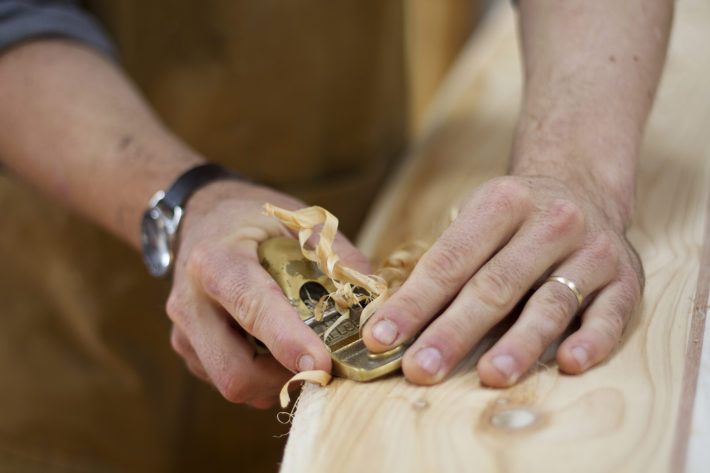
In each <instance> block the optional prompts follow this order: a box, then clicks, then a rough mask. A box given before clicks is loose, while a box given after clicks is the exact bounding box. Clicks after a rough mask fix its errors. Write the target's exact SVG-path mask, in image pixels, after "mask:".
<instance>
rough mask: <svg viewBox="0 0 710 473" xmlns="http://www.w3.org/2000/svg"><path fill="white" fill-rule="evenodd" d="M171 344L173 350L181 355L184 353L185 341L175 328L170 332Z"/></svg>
mask: <svg viewBox="0 0 710 473" xmlns="http://www.w3.org/2000/svg"><path fill="white" fill-rule="evenodd" d="M170 346H171V347H173V350H175V352H176V353H178V354H180V355H182V354H183V353H184V351H185V342H184V340H183V339H182V337H181V336H180V334H179V333H178V331H177V330H175V329H174V328H173V330H172V331H171V332H170Z"/></svg>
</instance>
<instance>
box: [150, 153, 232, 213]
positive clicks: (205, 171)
mask: <svg viewBox="0 0 710 473" xmlns="http://www.w3.org/2000/svg"><path fill="white" fill-rule="evenodd" d="M221 179H238V180H246V179H245V178H244V176H242V175H241V174H239V173H238V172H236V171H232V170H230V169H227V168H226V167H224V166H222V165H220V164H216V163H207V164H200V165H197V166H195V167H193V168H190V169H188V170H187V171H185V172H184V173H182V174H181V175H180V177H178V178H177V179H176V180H175V182H174V183H173V185H172V186H170V189H168V190H167V191H166V192H165V197H163V199H162V201H163V203H164V204H165V205H166V206H168V207H169V208H170V209H175V208H176V207H182V206H183V205H184V204H185V202H186V201H187V199H188V198H189V197H190V196H191V195H192V193H193V192H195V191H196V190H197V189H199V188H200V187H202V186H204V185H207V184H209V183H210V182H212V181H217V180H221Z"/></svg>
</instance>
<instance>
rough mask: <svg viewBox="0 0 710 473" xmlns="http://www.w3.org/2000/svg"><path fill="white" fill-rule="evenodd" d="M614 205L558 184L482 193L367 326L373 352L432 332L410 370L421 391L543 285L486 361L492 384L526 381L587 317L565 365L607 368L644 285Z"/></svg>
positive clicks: (510, 180) (561, 359)
mask: <svg viewBox="0 0 710 473" xmlns="http://www.w3.org/2000/svg"><path fill="white" fill-rule="evenodd" d="M609 200H610V198H609V196H608V195H605V194H604V193H603V192H600V191H592V190H589V189H587V188H585V187H584V186H581V185H570V184H568V183H566V182H561V181H559V180H556V179H552V178H547V177H515V176H508V177H502V178H499V179H495V180H492V181H490V182H488V183H486V184H484V185H482V186H480V187H479V188H477V189H475V190H474V191H473V192H471V193H470V194H469V196H468V197H467V199H466V200H465V202H464V203H463V205H462V207H461V211H460V213H459V215H458V217H457V218H456V220H455V221H454V222H453V223H452V224H451V226H450V227H449V228H448V229H447V230H446V231H445V232H444V233H443V234H442V235H441V237H440V238H439V239H438V241H436V242H435V244H434V245H433V246H432V247H431V249H430V250H429V251H428V252H427V253H425V254H424V256H423V257H422V258H421V260H420V261H419V263H418V264H417V266H416V267H415V269H414V271H413V272H412V274H411V276H410V277H409V279H408V280H407V281H406V282H405V284H404V285H403V286H402V287H401V288H400V290H399V291H398V292H396V293H395V294H394V295H393V296H392V297H391V298H390V299H389V300H388V301H387V302H386V303H385V304H383V306H382V307H381V308H380V309H379V310H378V311H377V312H376V313H375V314H374V315H373V316H372V318H371V320H370V321H368V323H367V325H366V326H365V328H364V333H363V336H364V339H365V342H366V344H367V346H368V347H369V348H370V349H371V350H374V351H383V350H387V349H389V348H391V347H393V346H396V345H398V344H401V343H402V342H404V341H406V340H408V339H411V338H413V337H414V336H416V334H417V333H418V332H419V331H420V330H422V329H424V328H425V327H426V329H424V331H423V332H422V333H421V335H420V336H419V338H418V339H417V341H416V342H415V343H414V344H413V345H412V346H411V347H410V348H409V349H408V350H407V352H406V353H405V355H404V359H403V371H404V374H405V376H406V377H407V378H408V379H409V380H410V381H412V382H414V383H417V384H434V383H437V382H439V381H441V380H442V379H444V377H445V376H446V375H447V374H448V373H449V372H450V371H451V370H452V369H453V368H454V367H455V366H456V365H457V364H458V362H459V361H461V359H462V358H463V357H464V356H465V355H466V354H467V353H468V352H469V351H470V350H471V349H472V348H473V347H474V346H475V345H476V344H477V343H478V342H479V341H480V340H481V338H482V337H483V336H484V335H485V334H486V332H488V331H489V330H490V329H491V328H492V327H493V326H494V325H495V324H497V323H498V322H499V321H500V320H502V319H503V318H504V317H506V316H507V315H508V314H509V313H510V312H511V310H512V309H513V308H514V306H515V305H516V304H517V303H518V302H519V301H521V299H522V298H523V297H525V296H526V294H527V293H528V292H529V291H530V289H535V291H534V293H533V294H532V296H531V297H530V299H529V300H527V302H526V303H525V306H524V309H523V311H522V313H521V315H520V317H519V319H518V320H517V321H516V322H515V323H514V324H513V325H512V327H511V328H510V329H509V330H508V331H507V332H506V333H505V335H504V336H503V337H502V338H501V339H500V340H498V342H497V343H495V345H494V346H493V347H492V348H491V349H489V350H488V351H487V352H486V353H485V354H484V355H483V357H482V358H481V359H480V360H479V362H478V374H479V376H480V379H481V381H482V382H483V383H485V384H487V385H490V386H495V387H504V386H509V385H511V384H513V383H515V382H516V381H517V380H518V379H519V378H520V376H521V375H522V374H524V373H525V372H526V371H527V370H528V369H529V368H530V367H531V366H532V365H533V364H534V363H535V361H536V360H537V359H538V358H539V357H540V355H541V354H542V353H543V352H544V351H545V349H546V348H547V347H548V346H549V345H550V344H551V343H552V342H553V341H554V340H555V339H557V338H558V337H559V336H560V335H562V333H563V332H564V331H565V329H566V328H567V326H568V325H569V323H570V322H571V320H572V319H573V317H575V315H576V314H578V313H580V312H582V325H581V328H580V329H579V330H577V331H576V332H575V333H573V334H571V335H570V336H569V337H568V338H567V339H566V340H565V341H564V342H563V343H562V344H561V345H560V347H559V348H558V350H557V362H558V364H559V367H560V369H561V370H562V371H564V372H567V373H571V374H576V373H581V372H583V371H585V370H587V369H589V368H590V367H591V366H593V365H595V364H596V363H599V362H600V361H601V360H603V359H604V358H605V357H606V356H607V355H608V354H609V353H610V351H611V350H612V349H613V348H614V346H615V345H616V344H617V342H618V341H619V339H620V337H621V334H622V330H623V328H624V326H625V324H626V322H627V320H628V318H629V316H630V314H631V313H632V311H633V309H634V308H635V306H636V305H637V304H638V302H639V300H640V295H641V291H642V287H643V271H642V268H641V264H640V261H639V258H638V256H637V254H636V253H635V251H634V250H633V248H632V247H631V245H630V244H629V242H628V241H627V239H626V237H625V235H624V226H625V222H622V221H621V220H622V219H620V218H617V217H616V216H615V215H616V214H615V213H614V212H611V211H610V210H609V208H608V201H609ZM550 275H555V276H562V277H564V278H566V279H568V280H571V281H573V282H574V283H575V284H576V285H577V287H578V288H579V290H580V291H581V294H582V296H583V297H584V306H583V307H578V301H577V297H576V296H575V294H574V292H573V291H572V290H571V289H570V288H568V287H566V286H565V285H564V284H560V283H558V282H551V281H548V282H544V281H545V279H546V278H547V277H548V276H550ZM541 283H542V284H541ZM540 284H541V285H540ZM430 322H431V324H430V325H429V326H428V327H427V324H429V323H430Z"/></svg>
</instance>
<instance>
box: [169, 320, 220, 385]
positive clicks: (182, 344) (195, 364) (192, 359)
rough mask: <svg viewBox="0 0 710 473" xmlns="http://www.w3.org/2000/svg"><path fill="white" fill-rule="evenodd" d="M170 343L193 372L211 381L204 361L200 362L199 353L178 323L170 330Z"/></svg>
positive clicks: (204, 379) (202, 378)
mask: <svg viewBox="0 0 710 473" xmlns="http://www.w3.org/2000/svg"><path fill="white" fill-rule="evenodd" d="M170 344H171V345H172V347H173V350H175V352H176V353H177V354H178V355H180V356H181V357H182V359H183V360H184V361H185V365H186V366H187V368H188V370H190V372H191V373H192V374H194V375H195V376H197V377H198V378H200V379H201V380H203V381H207V382H208V383H209V382H210V378H209V376H207V372H206V371H205V369H204V367H203V366H202V363H200V360H199V359H198V358H197V353H195V350H194V349H193V348H192V345H191V344H190V341H189V340H188V339H187V337H186V336H185V334H184V333H182V330H180V329H179V328H178V327H177V326H176V325H173V328H172V330H171V332H170Z"/></svg>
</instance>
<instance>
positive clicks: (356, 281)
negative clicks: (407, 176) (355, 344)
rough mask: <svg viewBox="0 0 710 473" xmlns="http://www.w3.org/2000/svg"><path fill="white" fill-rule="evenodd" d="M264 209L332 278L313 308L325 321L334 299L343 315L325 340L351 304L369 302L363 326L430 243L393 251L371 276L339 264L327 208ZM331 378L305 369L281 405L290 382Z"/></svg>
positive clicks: (334, 223)
mask: <svg viewBox="0 0 710 473" xmlns="http://www.w3.org/2000/svg"><path fill="white" fill-rule="evenodd" d="M264 210H265V211H266V212H267V213H268V214H269V215H271V216H273V217H276V218H277V219H278V220H279V221H280V222H281V223H283V224H284V225H286V226H287V227H288V228H290V229H292V230H295V231H297V232H298V241H299V244H300V245H301V252H302V253H303V256H305V257H306V258H307V259H309V260H310V261H313V262H314V263H315V264H316V265H317V266H318V268H319V269H320V270H321V271H322V272H323V273H324V274H325V275H326V276H328V277H329V278H330V279H331V280H332V281H333V284H334V286H335V288H336V290H335V291H334V292H332V293H330V294H328V295H326V296H324V297H322V298H321V299H320V301H319V302H318V304H317V305H316V307H315V310H314V316H315V318H316V320H323V313H324V310H325V307H326V304H327V303H328V302H329V301H332V302H333V304H334V306H335V308H336V310H337V311H338V313H340V314H341V316H340V317H339V318H338V320H336V321H335V323H333V325H331V326H330V327H329V329H328V330H326V331H325V333H324V334H323V340H326V339H327V338H328V335H330V333H331V331H332V330H333V329H335V327H337V326H338V325H339V324H341V323H342V322H344V321H345V320H346V319H347V318H348V317H349V316H350V308H351V307H353V306H355V305H358V304H360V303H366V304H367V306H366V307H365V309H363V311H362V314H361V315H360V328H361V329H362V327H363V326H364V325H365V322H366V321H367V319H368V318H370V316H372V314H373V313H374V312H375V310H377V309H378V308H379V306H380V305H381V304H382V303H383V302H384V301H385V300H386V299H387V297H389V294H390V289H396V288H398V287H399V286H401V285H402V284H403V283H404V281H405V280H406V279H407V277H408V276H409V274H410V273H411V272H412V269H413V268H414V265H415V264H416V263H417V261H419V258H420V257H421V255H422V254H424V252H425V251H426V250H427V248H428V246H429V245H427V244H426V243H423V242H411V243H408V244H406V245H403V246H402V247H400V248H399V249H398V250H396V251H395V252H394V253H392V255H391V256H390V257H389V258H388V259H387V260H386V261H385V262H384V263H383V264H382V267H381V268H380V269H379V270H378V271H377V272H376V274H373V275H369V276H368V275H365V274H362V273H360V272H359V271H356V270H354V269H352V268H349V267H347V266H344V265H342V264H341V263H340V258H339V257H338V255H337V254H335V251H334V250H333V241H334V239H335V235H336V233H337V231H338V219H337V218H336V217H335V216H334V215H333V214H331V213H330V212H328V211H327V210H325V209H324V208H322V207H316V206H314V207H307V208H304V209H300V210H297V211H290V210H286V209H282V208H279V207H276V206H274V205H271V204H268V203H267V204H264ZM321 224H322V227H321V229H320V233H319V239H318V243H316V244H315V246H314V247H312V248H311V247H309V246H308V241H309V239H310V238H311V237H312V236H313V233H314V228H315V227H316V226H318V225H321ZM356 287H361V288H363V289H365V290H366V291H367V292H368V293H369V294H368V295H363V294H361V293H356V292H355V291H354V289H355V288H356ZM330 379H331V375H330V373H328V372H326V371H322V370H312V371H303V372H301V373H298V374H296V375H294V376H293V377H292V378H291V379H290V380H289V381H288V382H287V383H286V384H285V385H284V387H283V388H282V389H281V395H280V400H281V407H283V408H285V407H286V406H287V405H288V403H289V402H290V396H289V392H288V387H289V386H290V384H291V383H293V382H296V381H307V382H310V383H317V384H320V385H321V386H325V385H327V384H328V382H330Z"/></svg>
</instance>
